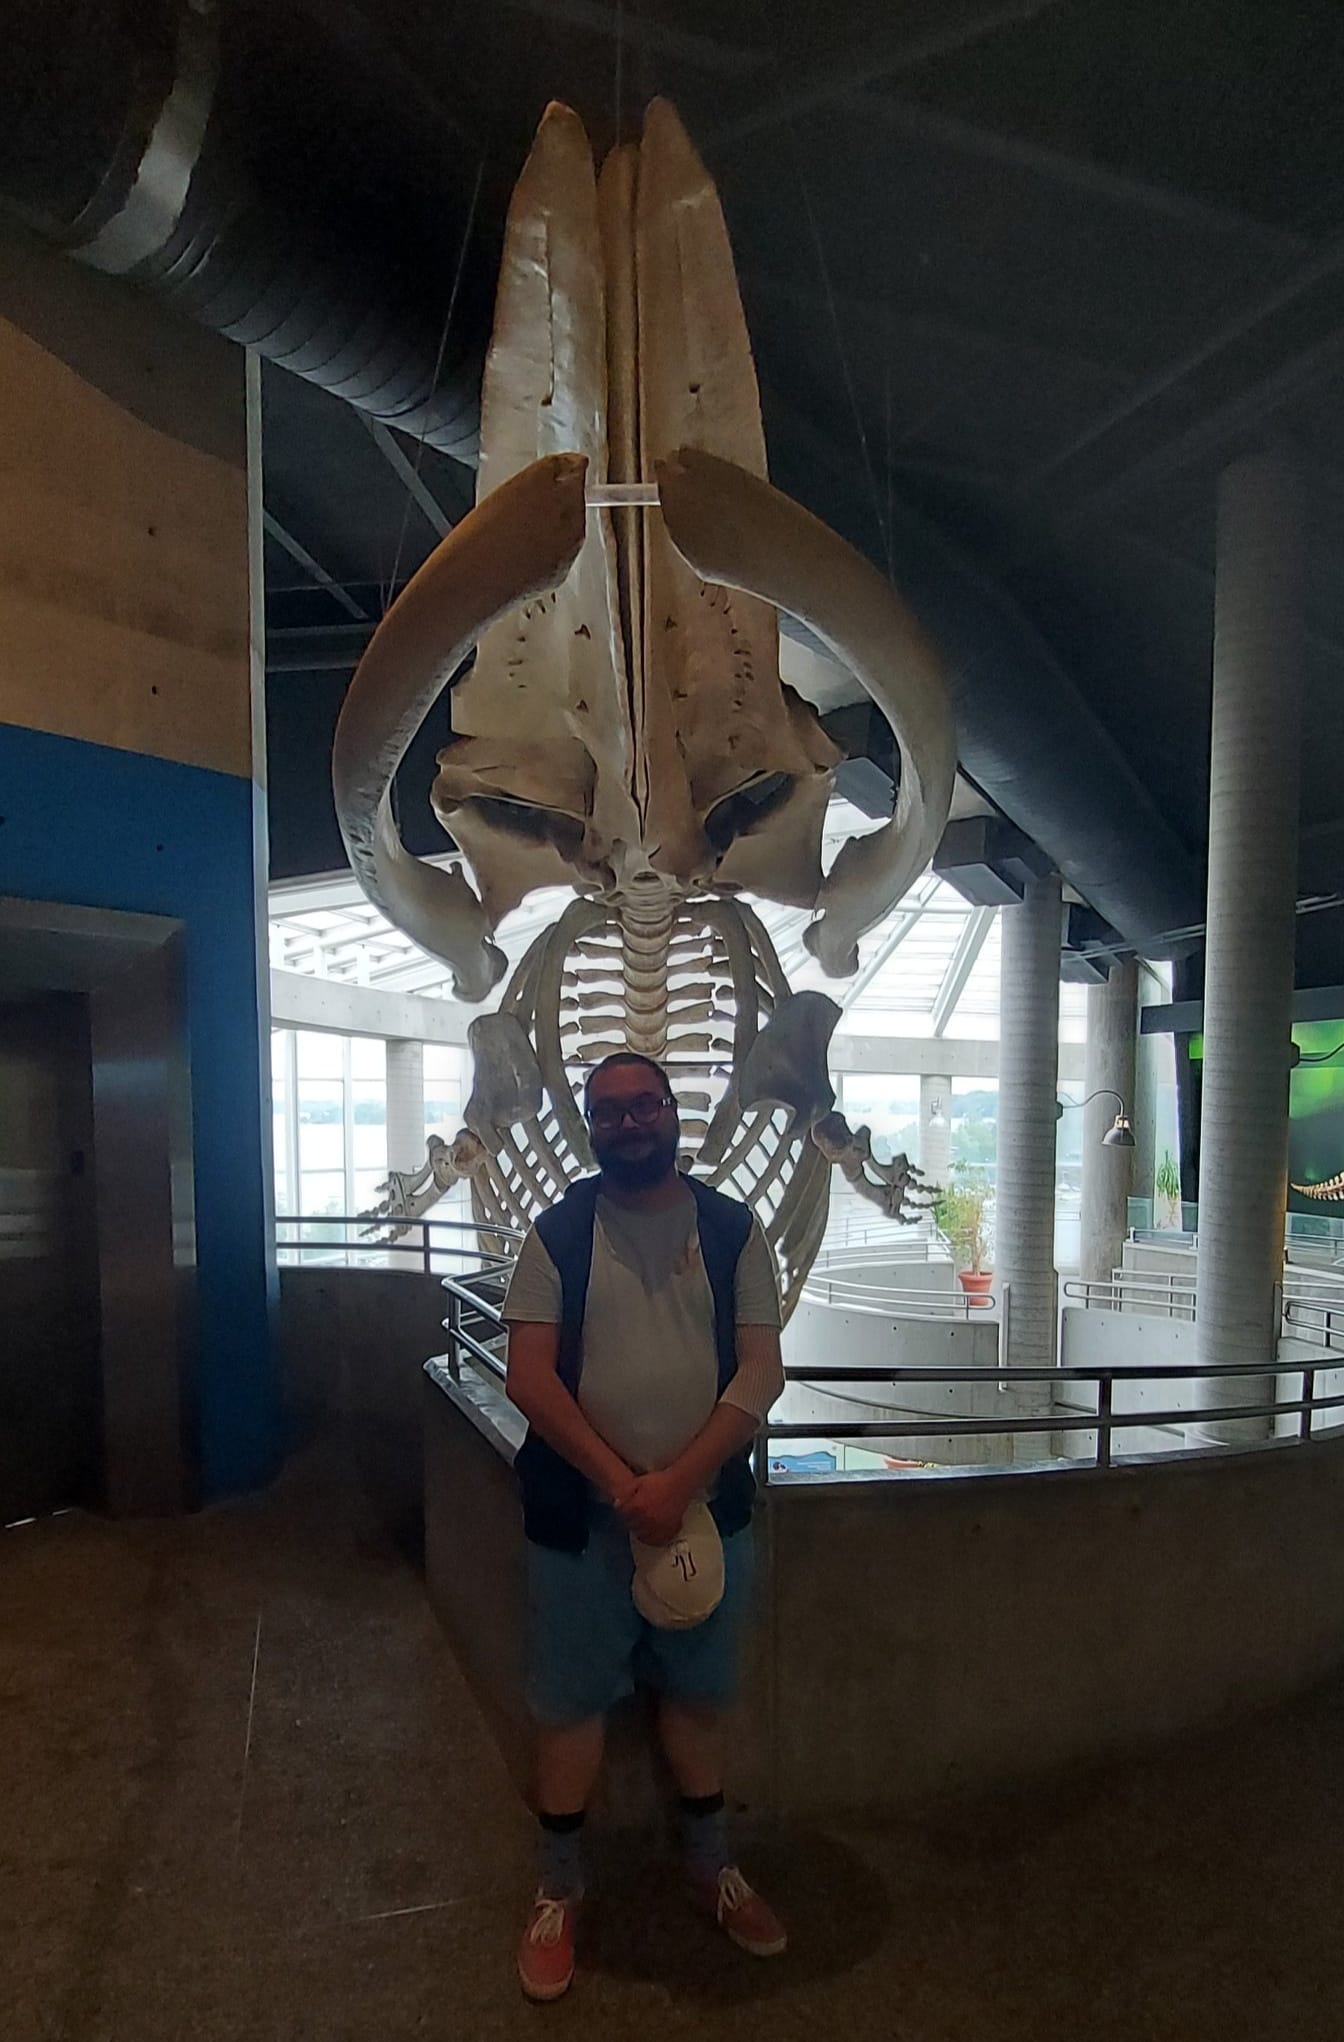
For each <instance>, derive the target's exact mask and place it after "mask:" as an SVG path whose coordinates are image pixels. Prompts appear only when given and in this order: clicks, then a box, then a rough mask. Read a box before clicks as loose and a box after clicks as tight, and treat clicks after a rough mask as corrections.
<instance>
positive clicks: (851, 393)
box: [757, 0, 892, 579]
mask: <svg viewBox="0 0 1344 2042" xmlns="http://www.w3.org/2000/svg"><path fill="white" fill-rule="evenodd" d="M757 11H758V14H759V17H760V21H761V27H762V31H763V34H764V36H765V39H766V44H767V47H770V48H774V49H777V50H782V49H783V48H784V47H785V43H784V38H783V36H782V34H781V33H780V31H779V24H778V22H777V21H776V20H774V19H773V17H772V14H771V10H770V6H769V4H768V0H760V4H759V6H758V10H757ZM784 125H785V129H786V131H787V133H788V137H789V147H790V150H791V152H792V155H793V166H794V170H795V172H796V174H797V178H798V189H799V192H800V193H801V195H802V201H803V213H804V215H805V217H806V220H807V226H808V233H809V235H810V236H811V240H812V248H813V252H814V254H815V256H816V260H817V270H818V273H819V274H820V277H821V285H822V295H823V296H824V298H825V301H826V309H827V313H828V315H829V318H830V324H831V333H832V336H833V338H834V341H835V352H836V355H837V357H838V359H839V363H840V377H841V381H842V382H843V384H844V388H845V395H846V397H847V399H848V401H849V409H850V415H851V417H852V418H853V421H854V434H855V438H856V439H857V440H858V443H859V454H860V458H861V460H862V462H863V471H864V475H865V478H866V480H867V484H868V494H869V496H870V497H871V499H872V506H873V518H874V521H875V522H876V525H877V533H878V539H879V541H880V543H881V547H882V552H883V555H884V557H885V559H886V561H887V574H888V579H890V574H891V559H892V546H891V524H890V521H889V519H888V518H887V517H886V516H885V515H884V512H883V505H882V494H881V491H880V490H879V488H878V483H877V469H876V466H875V465H874V461H873V450H872V445H871V442H870V440H869V437H868V426H867V422H866V421H865V419H864V416H863V407H862V406H861V405H860V403H859V392H858V384H857V382H856V381H855V377H854V370H853V364H852V363H851V361H850V356H849V349H848V347H847V346H846V345H845V333H844V326H843V323H842V321H841V318H840V302H839V299H838V298H837V296H836V291H835V284H834V280H833V279H832V276H831V265H830V263H829V261H828V260H827V257H826V243H825V239H824V237H823V235H822V232H821V224H820V221H819V220H818V218H817V212H816V207H815V205H814V204H813V199H812V188H811V185H810V183H809V182H808V177H807V171H806V167H805V163H804V157H803V151H802V146H801V143H800V141H799V137H798V121H797V116H796V115H795V113H794V112H793V110H792V108H788V109H787V110H786V112H785V117H784Z"/></svg>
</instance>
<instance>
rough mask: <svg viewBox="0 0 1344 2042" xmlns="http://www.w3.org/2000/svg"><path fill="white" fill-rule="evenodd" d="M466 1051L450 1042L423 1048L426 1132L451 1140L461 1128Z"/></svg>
mask: <svg viewBox="0 0 1344 2042" xmlns="http://www.w3.org/2000/svg"><path fill="white" fill-rule="evenodd" d="M466 1074H467V1055H466V1051H465V1050H461V1049H459V1048H457V1046H456V1045H455V1044H453V1043H449V1042H427V1043H426V1044H425V1130H426V1132H427V1133H430V1132H432V1133H434V1134H441V1135H442V1136H443V1137H444V1139H445V1140H450V1139H451V1138H452V1136H453V1135H455V1134H456V1133H457V1130H458V1129H459V1127H461V1125H462V1107H463V1103H464V1081H465V1079H466Z"/></svg>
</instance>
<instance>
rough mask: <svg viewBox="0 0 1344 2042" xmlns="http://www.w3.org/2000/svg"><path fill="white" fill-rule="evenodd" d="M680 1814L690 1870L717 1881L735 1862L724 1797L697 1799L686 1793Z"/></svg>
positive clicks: (701, 1876)
mask: <svg viewBox="0 0 1344 2042" xmlns="http://www.w3.org/2000/svg"><path fill="white" fill-rule="evenodd" d="M678 1813H679V1816H680V1820H681V1846H682V1849H683V1850H684V1851H685V1853H686V1869H687V1871H689V1872H692V1873H694V1874H695V1875H696V1877H698V1878H702V1879H717V1878H718V1876H719V1874H720V1872H721V1871H722V1870H723V1868H724V1866H725V1865H731V1864H732V1862H733V1860H732V1857H731V1855H730V1853H729V1850H728V1817H727V1814H726V1812H725V1810H724V1805H723V1795H722V1794H705V1795H703V1796H701V1797H700V1798H698V1799H697V1798H695V1797H693V1796H692V1795H689V1794H683V1795H682V1796H681V1800H680V1802H679V1804H678Z"/></svg>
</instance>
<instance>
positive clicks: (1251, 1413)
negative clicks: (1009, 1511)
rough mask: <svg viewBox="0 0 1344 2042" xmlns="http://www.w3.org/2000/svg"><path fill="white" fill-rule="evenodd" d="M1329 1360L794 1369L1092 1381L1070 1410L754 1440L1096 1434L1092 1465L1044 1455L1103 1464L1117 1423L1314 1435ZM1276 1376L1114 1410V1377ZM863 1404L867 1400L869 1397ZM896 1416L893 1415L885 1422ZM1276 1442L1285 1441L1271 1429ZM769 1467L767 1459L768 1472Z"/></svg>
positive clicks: (789, 1431) (811, 1374)
mask: <svg viewBox="0 0 1344 2042" xmlns="http://www.w3.org/2000/svg"><path fill="white" fill-rule="evenodd" d="M1335 1365H1336V1364H1334V1363H1333V1362H1332V1361H1330V1360H1329V1359H1324V1358H1323V1359H1321V1360H1319V1361H1317V1360H1313V1359H1310V1358H1308V1359H1304V1360H1302V1361H1300V1362H1299V1361H1295V1362H1293V1363H1292V1364H1291V1365H1290V1366H1288V1367H1284V1366H1283V1365H1282V1364H1276V1363H1274V1362H1269V1363H1266V1364H1264V1365H1261V1364H1258V1363H1250V1364H1244V1363H1243V1364H1238V1365H1229V1366H1227V1367H1223V1368H1216V1369H1204V1370H1201V1371H1200V1372H1199V1374H1198V1376H1197V1377H1196V1376H1195V1375H1194V1372H1193V1371H1192V1370H1191V1369H1190V1368H1189V1366H1188V1364H1182V1365H1181V1366H1179V1367H1167V1368H1165V1369H1162V1368H1158V1369H1154V1368H1129V1367H1112V1366H1106V1367H1096V1368H1053V1369H1019V1368H1013V1369H1005V1368H939V1369H910V1368H892V1369H871V1370H864V1371H862V1372H857V1371H855V1370H853V1369H826V1368H811V1367H802V1368H792V1369H787V1370H786V1371H785V1376H786V1379H787V1380H788V1381H789V1382H806V1383H807V1384H809V1385H810V1386H814V1387H821V1386H824V1385H825V1384H826V1383H828V1382H837V1383H838V1382H845V1383H853V1382H854V1381H856V1380H864V1381H870V1382H878V1383H893V1384H895V1383H909V1384H916V1383H918V1384H923V1385H925V1386H928V1385H930V1384H937V1385H938V1386H940V1387H941V1386H944V1385H947V1384H950V1383H966V1384H973V1383H978V1384H994V1385H995V1386H996V1387H997V1388H998V1389H999V1390H1000V1391H1001V1392H1004V1393H1007V1392H1010V1391H1017V1390H1019V1389H1023V1388H1026V1387H1027V1386H1029V1385H1037V1386H1044V1385H1049V1386H1050V1388H1051V1390H1052V1391H1056V1390H1058V1388H1059V1387H1060V1386H1061V1385H1063V1384H1067V1383H1086V1384H1091V1385H1092V1386H1093V1387H1094V1389H1095V1392H1096V1410H1095V1411H1078V1410H1076V1409H1069V1408H1064V1409H1060V1408H1058V1407H1056V1406H1054V1405H1053V1404H1052V1405H1051V1407H1050V1408H1048V1409H1047V1410H1044V1411H1033V1412H1020V1411H1019V1412H1014V1413H1011V1414H1009V1415H1007V1416H1004V1415H1000V1414H998V1413H995V1414H993V1415H990V1416H983V1417H981V1416H970V1415H965V1414H962V1413H959V1412H949V1413H943V1414H940V1415H939V1416H938V1417H936V1418H933V1417H929V1418H918V1419H907V1418H906V1417H904V1416H903V1415H901V1416H899V1417H897V1416H896V1415H895V1414H893V1419H867V1420H865V1421H863V1422H861V1423H855V1424H844V1425H833V1424H832V1423H831V1422H830V1421H829V1419H824V1418H823V1419H811V1420H807V1421H799V1422H797V1423H794V1424H780V1423H777V1422H775V1421H773V1420H772V1421H771V1422H770V1423H769V1424H768V1425H767V1426H766V1427H765V1428H764V1429H763V1431H762V1433H761V1436H760V1442H758V1456H759V1452H760V1451H761V1450H764V1452H765V1453H766V1454H768V1448H769V1443H770V1442H771V1441H772V1440H780V1439H806V1440H817V1439H825V1440H836V1441H844V1440H853V1441H855V1442H857V1443H861V1442H862V1441H863V1440H865V1439H867V1440H873V1439H886V1440H901V1441H905V1440H912V1439H946V1438H948V1437H949V1436H951V1437H954V1438H957V1437H960V1438H977V1437H979V1438H985V1437H990V1438H993V1437H997V1436H1009V1437H1015V1436H1016V1435H1018V1434H1021V1433H1027V1434H1030V1433H1036V1434H1042V1433H1044V1434H1050V1435H1055V1434H1066V1433H1095V1434H1096V1447H1095V1451H1094V1454H1093V1456H1092V1458H1091V1460H1090V1462H1083V1461H1082V1460H1081V1457H1080V1456H1059V1455H1052V1456H1051V1458H1052V1459H1054V1460H1059V1459H1066V1460H1067V1461H1068V1464H1069V1465H1070V1466H1072V1467H1077V1466H1080V1465H1083V1466H1088V1465H1090V1466H1092V1467H1096V1468H1109V1467H1111V1466H1112V1465H1113V1462H1114V1459H1115V1450H1114V1435H1115V1434H1116V1433H1117V1432H1122V1431H1125V1430H1140V1431H1145V1432H1146V1431H1154V1432H1161V1431H1171V1430H1174V1429H1178V1428H1179V1429H1180V1430H1181V1431H1182V1432H1183V1433H1184V1432H1186V1431H1187V1430H1188V1428H1191V1427H1196V1426H1220V1425H1233V1424H1240V1423H1244V1422H1246V1421H1268V1429H1269V1431H1270V1432H1271V1433H1274V1432H1275V1431H1276V1428H1277V1423H1278V1421H1279V1420H1280V1419H1281V1418H1285V1417H1294V1416H1295V1417H1296V1418H1297V1420H1298V1425H1297V1430H1296V1432H1295V1433H1294V1434H1293V1435H1292V1440H1293V1441H1300V1440H1309V1439H1311V1438H1312V1436H1313V1433H1314V1430H1315V1425H1316V1420H1317V1418H1318V1417H1319V1416H1320V1414H1321V1413H1323V1412H1326V1411H1334V1410H1340V1409H1344V1393H1340V1394H1338V1395H1332V1396H1325V1397H1322V1396H1318V1395H1317V1390H1316V1377H1317V1375H1318V1373H1319V1372H1320V1370H1321V1369H1330V1368H1332V1367H1334V1366H1335ZM1271 1375H1272V1376H1273V1377H1274V1379H1275V1394H1274V1396H1273V1397H1272V1398H1268V1399H1261V1398H1256V1399H1254V1400H1253V1401H1251V1402H1249V1403H1243V1404H1205V1405H1199V1406H1194V1407H1190V1408H1186V1409H1182V1408H1180V1407H1177V1408H1174V1409H1158V1410H1146V1409H1141V1410H1135V1411H1132V1412H1131V1411H1123V1412H1122V1411H1117V1410H1116V1408H1115V1388H1116V1385H1117V1384H1127V1383H1134V1384H1160V1383H1162V1382H1164V1381H1165V1382H1166V1383H1168V1384H1170V1383H1172V1382H1180V1381H1186V1382H1188V1381H1194V1380H1197V1381H1199V1382H1200V1384H1201V1385H1205V1384H1209V1383H1214V1382H1236V1381H1239V1380H1242V1379H1245V1380H1247V1381H1263V1380H1264V1378H1265V1377H1266V1376H1271ZM1285 1377H1287V1378H1290V1379H1291V1378H1292V1377H1299V1378H1300V1379H1301V1394H1300V1395H1299V1396H1297V1397H1290V1396H1284V1395H1281V1394H1280V1393H1279V1388H1278V1385H1279V1382H1280V1381H1281V1379H1283V1378H1285ZM868 1401H869V1402H871V1401H873V1400H872V1399H871V1398H870V1399H868ZM893 1421H894V1422H893ZM1277 1443H1279V1444H1289V1443H1292V1442H1291V1441H1289V1440H1288V1439H1285V1438H1283V1437H1282V1436H1279V1438H1278V1440H1277ZM1227 1450H1228V1447H1227V1445H1226V1444H1225V1443H1223V1442H1221V1441H1218V1440H1211V1439H1206V1440H1201V1441H1197V1442H1196V1443H1195V1444H1193V1445H1192V1444H1190V1443H1189V1441H1188V1439H1186V1441H1185V1442H1184V1443H1183V1444H1182V1446H1181V1447H1180V1448H1178V1449H1177V1450H1176V1454H1175V1455H1174V1456H1173V1455H1167V1454H1163V1455H1155V1456H1152V1458H1160V1459H1169V1458H1185V1457H1186V1456H1199V1455H1207V1454H1221V1453H1225V1452H1227ZM766 1472H767V1473H768V1466H767V1469H766Z"/></svg>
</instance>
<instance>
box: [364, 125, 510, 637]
mask: <svg viewBox="0 0 1344 2042" xmlns="http://www.w3.org/2000/svg"><path fill="white" fill-rule="evenodd" d="M484 179H485V157H484V156H482V157H481V160H480V162H479V163H478V164H477V165H476V179H475V182H474V183H473V185H472V188H471V203H470V205H469V206H468V207H467V218H466V224H465V225H464V227H463V229H462V239H461V242H460V243H459V245H458V250H457V264H456V267H455V268H454V271H453V283H452V288H451V290H450V291H449V293H448V309H447V311H446V312H445V313H444V315H443V330H442V332H441V333H440V334H439V345H438V351H437V353H436V354H435V356H434V375H433V379H432V381H431V383H430V389H429V401H428V402H426V405H425V416H424V423H423V424H422V425H421V427H420V434H419V437H418V439H417V440H416V443H415V463H414V466H413V468H412V474H411V480H410V481H409V482H408V483H407V485H406V493H405V496H404V498H403V499H402V505H401V527H400V529H399V531H398V533H397V545H396V551H395V552H394V554H393V556H392V572H391V574H390V575H389V576H388V578H387V581H386V583H385V584H384V587H383V591H382V605H381V607H382V609H383V610H386V609H387V607H388V604H389V603H390V602H391V600H392V594H393V591H394V590H395V588H396V586H397V577H398V575H399V574H400V572H401V556H402V553H403V551H404V550H405V546H406V533H407V529H408V527H409V525H410V518H411V504H412V502H413V500H414V497H415V486H416V484H417V483H418V482H419V480H420V469H421V465H422V463H423V461H424V458H425V434H426V433H427V432H428V431H429V417H430V404H431V403H432V401H433V398H434V394H435V392H436V391H437V390H438V387H439V374H440V371H441V370H442V368H443V357H444V354H445V353H446V351H447V347H448V336H449V334H450V333H451V332H452V328H453V318H454V315H455V314H456V311H457V299H458V293H459V292H460V290H461V288H462V277H463V274H464V272H465V270H466V266H467V250H468V248H469V247H470V246H471V237H472V232H473V230H474V228H475V225H476V211H477V207H478V205H479V204H480V197H481V185H482V183H483V182H484Z"/></svg>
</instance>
